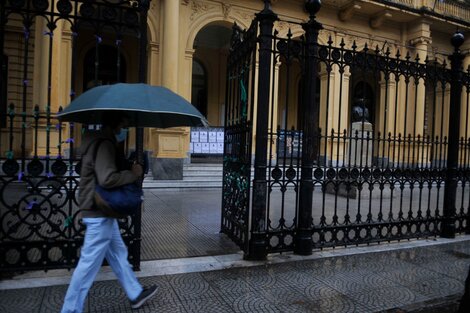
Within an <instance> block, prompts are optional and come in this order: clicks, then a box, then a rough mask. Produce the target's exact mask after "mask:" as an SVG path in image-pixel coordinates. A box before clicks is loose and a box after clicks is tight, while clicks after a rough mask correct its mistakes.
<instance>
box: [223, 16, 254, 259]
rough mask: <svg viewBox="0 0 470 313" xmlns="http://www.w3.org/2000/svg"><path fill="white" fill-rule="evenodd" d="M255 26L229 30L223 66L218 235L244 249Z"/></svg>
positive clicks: (246, 233)
mask: <svg viewBox="0 0 470 313" xmlns="http://www.w3.org/2000/svg"><path fill="white" fill-rule="evenodd" d="M257 34H258V23H257V21H254V22H253V23H252V25H251V27H250V28H249V29H248V30H247V31H242V30H241V29H240V28H239V27H238V26H237V25H234V27H233V35H232V40H231V53H230V56H229V59H228V66H227V78H228V79H227V93H226V108H227V109H226V111H225V134H224V159H223V169H224V170H223V184H222V221H221V231H222V232H223V233H225V234H227V235H228V236H229V237H230V238H231V239H232V240H233V241H234V242H235V243H237V244H238V245H239V246H240V248H241V249H242V250H245V251H246V249H247V246H246V245H247V243H248V231H249V214H248V212H249V207H250V189H251V188H250V177H251V151H252V147H251V146H252V136H253V133H252V127H253V109H254V106H253V103H254V92H255V82H256V79H257V78H256V71H255V68H256V49H257V41H256V39H257Z"/></svg>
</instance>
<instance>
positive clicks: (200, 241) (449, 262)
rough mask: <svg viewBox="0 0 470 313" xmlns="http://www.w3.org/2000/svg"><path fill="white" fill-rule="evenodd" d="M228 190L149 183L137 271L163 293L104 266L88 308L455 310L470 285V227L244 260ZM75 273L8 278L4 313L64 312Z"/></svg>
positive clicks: (2, 289)
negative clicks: (224, 222)
mask: <svg viewBox="0 0 470 313" xmlns="http://www.w3.org/2000/svg"><path fill="white" fill-rule="evenodd" d="M221 198H222V195H221V189H207V190H184V191H182V190H175V191H168V190H166V191H164V190H159V189H149V190H146V202H145V208H144V212H143V218H142V260H144V261H143V262H142V264H141V271H140V272H137V276H138V277H139V279H140V280H141V281H142V283H143V284H147V285H148V284H153V283H155V284H157V285H158V286H159V287H160V288H159V290H158V293H157V295H156V296H155V297H154V298H153V299H152V300H151V301H149V303H148V304H147V305H146V306H145V307H143V308H142V309H140V310H136V311H132V310H131V308H130V305H129V302H128V301H127V299H126V298H125V295H124V292H123V291H122V289H121V288H120V286H119V284H118V282H117V281H116V280H115V276H114V274H113V273H112V271H111V270H110V269H109V268H108V267H103V268H102V270H101V272H100V274H99V276H98V277H97V280H96V282H95V283H94V285H93V287H92V289H91V290H90V294H89V297H88V300H87V305H86V308H87V311H86V312H113V313H114V312H131V311H132V312H172V313H177V312H197V313H210V312H217V313H219V312H296V313H297V312H320V313H321V312H382V311H387V312H439V313H442V312H453V311H455V308H456V305H458V302H457V300H456V299H459V298H460V297H461V295H462V294H463V291H464V281H465V278H466V276H467V273H468V268H469V266H470V235H467V236H459V237H457V238H456V239H442V238H437V239H428V240H412V241H404V242H402V243H391V244H380V245H377V244H376V245H371V246H363V247H349V248H337V249H329V250H323V251H314V252H313V255H312V256H308V257H302V256H296V255H293V254H289V253H287V254H274V255H270V256H269V258H268V260H267V261H264V262H253V261H245V260H243V254H242V253H241V252H240V251H239V249H238V247H237V246H236V245H235V244H233V243H232V242H231V241H230V240H229V239H228V238H227V237H226V236H225V235H224V234H220V233H219V227H220V219H221V216H220V214H221V213H220V212H221ZM315 217H316V216H314V218H315ZM70 275H71V272H69V271H67V270H53V271H49V272H47V273H45V272H29V273H25V274H21V275H17V276H15V277H14V278H13V279H8V280H6V279H4V280H3V281H0V312H2V313H13V312H14V313H16V312H21V313H23V312H27V313H29V312H31V313H49V312H58V311H59V310H60V307H61V305H62V301H63V298H64V295H65V291H66V288H67V284H68V282H69V279H70ZM449 299H450V300H449ZM436 303H441V304H442V305H441V306H440V307H439V306H436ZM433 308H434V309H433ZM444 309H445V310H444ZM423 310H424V311H423Z"/></svg>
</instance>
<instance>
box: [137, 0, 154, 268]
mask: <svg viewBox="0 0 470 313" xmlns="http://www.w3.org/2000/svg"><path fill="white" fill-rule="evenodd" d="M150 1H151V0H140V1H139V4H138V5H139V11H140V30H139V31H140V37H139V83H146V82H147V15H148V10H149V8H150ZM135 150H136V159H137V162H139V164H142V165H143V164H144V129H143V128H142V127H138V128H136V132H135ZM134 219H135V220H134V249H133V259H132V263H133V264H132V265H133V268H134V270H140V249H141V240H142V238H141V235H142V210H139V211H138V212H137V214H136V216H135V217H134Z"/></svg>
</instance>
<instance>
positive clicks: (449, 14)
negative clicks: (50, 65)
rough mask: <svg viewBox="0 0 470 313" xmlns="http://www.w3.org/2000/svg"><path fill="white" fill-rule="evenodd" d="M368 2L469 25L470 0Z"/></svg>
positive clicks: (337, 4) (340, 4)
mask: <svg viewBox="0 0 470 313" xmlns="http://www.w3.org/2000/svg"><path fill="white" fill-rule="evenodd" d="M349 2H350V1H348V0H345V1H329V0H325V4H330V5H333V6H340V7H341V6H344V5H347V3H349ZM368 2H378V3H381V4H385V5H390V6H394V7H398V8H401V9H405V10H406V9H407V8H409V10H410V11H413V12H415V13H427V14H429V15H434V16H436V17H440V18H447V19H451V20H452V21H453V22H457V23H462V24H464V25H466V26H469V25H470V0H368Z"/></svg>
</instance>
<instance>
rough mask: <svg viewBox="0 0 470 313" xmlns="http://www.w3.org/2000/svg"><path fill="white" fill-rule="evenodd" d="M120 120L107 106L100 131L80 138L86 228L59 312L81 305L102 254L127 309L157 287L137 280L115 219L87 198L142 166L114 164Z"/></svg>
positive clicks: (125, 180)
mask: <svg viewBox="0 0 470 313" xmlns="http://www.w3.org/2000/svg"><path fill="white" fill-rule="evenodd" d="M126 124H127V120H126V117H125V115H124V114H123V113H121V112H119V111H114V112H113V111H111V112H109V113H107V114H105V115H104V118H103V121H102V128H101V131H100V132H99V133H98V134H95V135H94V136H91V137H89V138H84V140H83V144H82V147H81V149H82V154H83V155H82V168H81V173H80V176H81V178H80V191H79V203H80V209H81V213H82V218H83V223H84V224H85V225H86V232H85V240H84V244H83V247H82V249H81V253H80V260H79V262H78V265H77V267H76V269H75V271H74V273H73V275H72V280H71V282H70V285H69V288H68V290H67V294H66V295H65V300H64V305H63V307H62V311H61V312H62V313H80V312H82V311H83V305H84V303H85V299H86V296H87V294H88V290H89V289H90V287H91V285H92V284H93V281H94V279H95V277H96V274H97V273H98V271H99V269H100V267H101V265H102V263H103V259H104V258H106V260H107V261H108V263H109V265H110V266H111V268H112V269H113V271H114V273H115V274H116V276H117V278H118V280H119V282H120V284H121V286H122V287H123V289H124V291H125V293H126V295H127V297H128V298H129V300H130V303H131V307H132V308H133V309H137V308H139V307H141V306H142V305H143V304H144V303H145V302H146V301H147V300H148V299H150V298H151V297H152V296H153V295H154V294H155V293H156V292H157V286H155V285H154V286H151V287H149V288H143V287H142V285H141V284H140V283H139V282H138V281H137V278H136V277H135V274H134V272H133V271H132V269H131V266H130V264H129V262H128V260H127V254H128V253H127V247H126V245H125V244H124V242H123V240H122V237H121V233H120V231H119V226H118V222H117V219H116V218H113V217H111V216H110V215H109V214H108V213H106V212H104V211H102V210H100V209H98V208H96V207H95V206H94V201H93V198H94V190H95V184H99V185H100V186H102V187H104V188H114V187H118V186H122V185H125V184H129V183H133V182H135V181H137V180H139V179H140V177H141V176H142V167H141V166H140V165H138V164H134V165H133V166H132V168H131V170H125V169H122V168H118V166H117V164H122V163H123V162H117V160H116V158H117V155H119V154H118V153H117V150H116V145H117V144H118V142H121V141H124V140H125V139H126V137H127V129H125V128H124V127H125V126H126ZM95 157H96V159H95Z"/></svg>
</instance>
